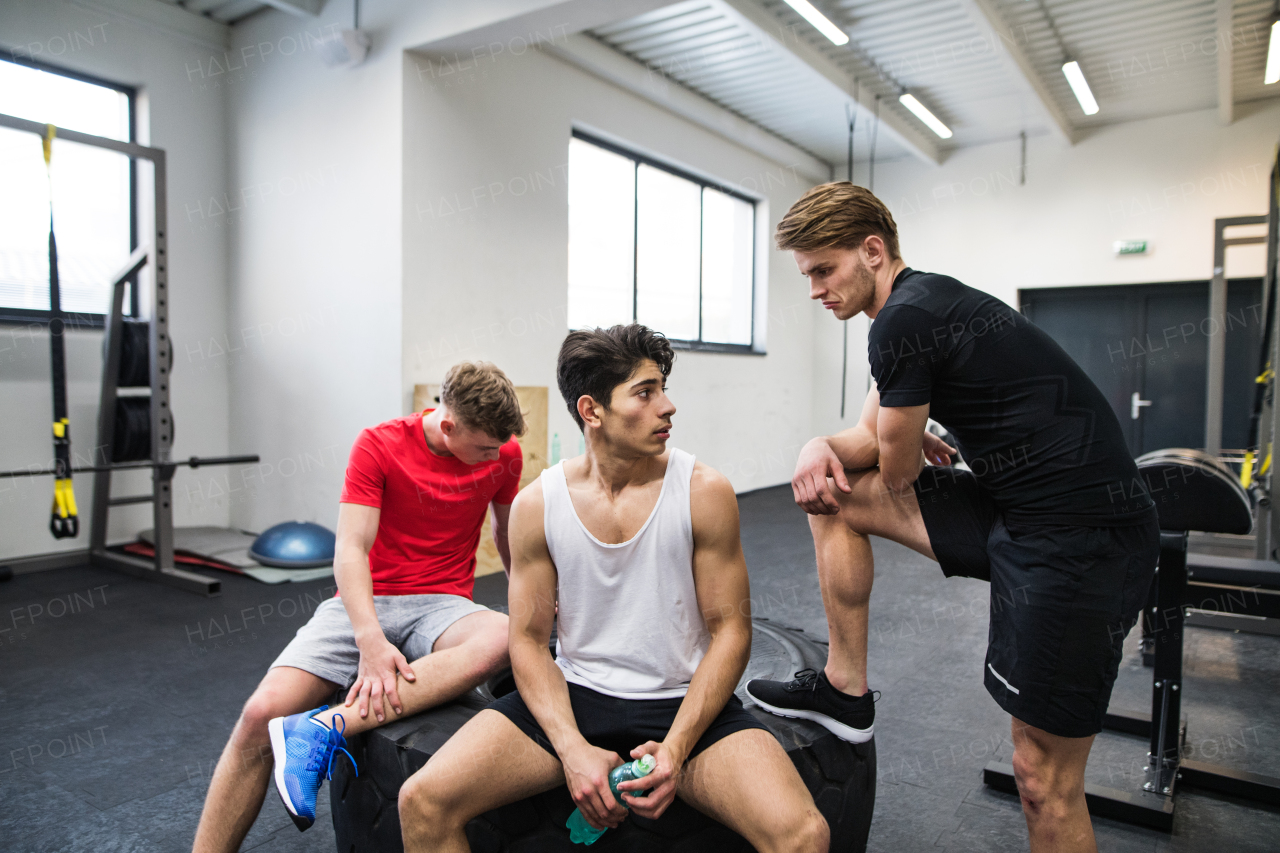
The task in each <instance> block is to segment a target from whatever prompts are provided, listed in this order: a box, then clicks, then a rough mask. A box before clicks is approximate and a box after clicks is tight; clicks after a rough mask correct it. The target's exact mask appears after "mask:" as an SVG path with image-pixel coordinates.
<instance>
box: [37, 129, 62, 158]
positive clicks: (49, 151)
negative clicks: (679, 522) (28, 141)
mask: <svg viewBox="0 0 1280 853" xmlns="http://www.w3.org/2000/svg"><path fill="white" fill-rule="evenodd" d="M57 135H58V129H57V128H56V127H54V126H53V125H51V124H46V125H45V126H44V138H43V139H41V140H40V144H41V145H43V146H44V164H45V166H46V167H47V166H50V165H51V164H52V163H53V138H54V137H55V136H57Z"/></svg>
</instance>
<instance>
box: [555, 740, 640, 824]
mask: <svg viewBox="0 0 1280 853" xmlns="http://www.w3.org/2000/svg"><path fill="white" fill-rule="evenodd" d="M560 761H561V764H562V765H563V766H564V781H565V784H566V785H567V786H568V788H569V794H570V795H571V796H572V797H573V802H574V803H575V804H576V805H577V806H578V810H579V811H581V812H582V816H583V817H585V818H586V819H587V823H589V824H591V826H592V828H594V829H605V828H608V829H614V828H616V827H617V826H618V825H619V824H620V823H622V821H623V820H624V819H626V817H627V810H626V809H625V808H623V807H622V805H621V804H620V803H619V802H618V801H617V800H615V799H614V797H613V792H612V791H610V790H609V771H610V770H612V769H613V768H615V767H617V766H618V765H619V764H621V763H622V759H621V758H620V757H619V756H618V753H616V752H610V751H609V750H607V749H598V748H597V747H594V746H592V745H591V744H589V743H587V742H586V741H585V740H584V741H583V742H582V744H581V745H580V746H579V747H577V748H576V749H574V750H572V751H571V752H568V753H566V754H565V755H562V756H561V757H560Z"/></svg>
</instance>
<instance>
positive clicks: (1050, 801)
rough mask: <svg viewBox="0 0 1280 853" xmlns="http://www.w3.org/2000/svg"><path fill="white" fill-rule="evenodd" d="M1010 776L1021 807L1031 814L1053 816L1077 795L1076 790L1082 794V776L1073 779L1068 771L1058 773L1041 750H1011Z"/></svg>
mask: <svg viewBox="0 0 1280 853" xmlns="http://www.w3.org/2000/svg"><path fill="white" fill-rule="evenodd" d="M1013 777H1014V780H1015V781H1016V782H1017V784H1018V795H1019V797H1021V799H1022V806H1023V808H1024V809H1026V810H1027V811H1028V812H1030V813H1032V814H1037V815H1045V816H1054V815H1058V814H1060V813H1063V812H1065V811H1066V808H1067V804H1068V802H1069V801H1070V800H1072V799H1073V798H1074V797H1075V795H1076V794H1077V789H1079V793H1083V783H1084V780H1083V778H1081V779H1074V778H1072V776H1071V774H1068V773H1063V772H1061V770H1060V769H1059V768H1055V767H1054V766H1053V765H1052V763H1051V761H1050V760H1049V758H1048V756H1046V755H1045V754H1044V753H1042V752H1035V751H1032V750H1019V749H1015V750H1014V752H1013Z"/></svg>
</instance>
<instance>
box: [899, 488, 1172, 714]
mask: <svg viewBox="0 0 1280 853" xmlns="http://www.w3.org/2000/svg"><path fill="white" fill-rule="evenodd" d="M915 492H916V497H917V499H918V500H919V503H920V514H921V515H922V516H923V517H924V526H925V530H926V531H928V533H929V544H930V545H931V546H932V548H933V553H934V554H935V555H937V557H938V563H939V564H940V565H941V567H942V573H943V574H944V575H946V576H947V577H954V576H957V575H959V576H962V577H970V578H980V579H982V580H986V581H990V582H991V625H990V628H989V631H988V640H987V659H986V664H985V667H984V673H983V675H984V681H985V683H986V687H987V692H988V693H990V694H991V696H992V698H994V699H995V700H996V703H997V704H999V705H1000V707H1001V708H1003V709H1004V710H1006V711H1008V712H1009V713H1010V714H1012V715H1013V716H1014V717H1016V718H1018V719H1019V720H1022V721H1023V722H1025V723H1030V724H1031V725H1033V726H1035V727H1036V728H1039V729H1043V730H1044V731H1046V732H1049V733H1050V734H1055V735H1061V736H1062V737H1086V736H1088V735H1091V734H1096V733H1098V732H1100V731H1102V717H1103V715H1104V714H1105V713H1106V710H1107V703H1108V702H1109V701H1110V699H1111V688H1112V686H1113V685H1114V684H1115V680H1116V672H1117V670H1118V669H1119V666H1120V658H1121V655H1122V648H1123V644H1124V638H1125V637H1126V636H1127V635H1128V633H1129V631H1130V630H1131V629H1132V628H1133V626H1134V623H1135V622H1136V621H1137V619H1138V615H1139V613H1140V612H1141V610H1142V606H1143V603H1144V602H1145V601H1146V597H1147V591H1148V590H1149V589H1150V587H1151V579H1152V576H1153V573H1154V572H1155V568H1156V562H1157V560H1158V559H1159V556H1160V528H1159V524H1158V523H1157V521H1156V519H1155V514H1154V513H1152V517H1151V519H1150V520H1149V521H1147V522H1143V523H1140V524H1133V525H1128V526H1125V527H1082V526H1079V525H1074V524H1061V525H1057V524H1030V525H1029V524H1024V523H1021V522H1018V523H1014V522H1008V521H1006V519H1005V517H1004V515H1003V514H1002V513H1001V512H1000V510H999V508H997V507H996V506H995V505H994V504H993V503H992V502H991V499H990V497H988V495H987V493H986V492H985V491H983V490H982V488H981V487H980V486H979V485H978V481H977V479H976V478H975V477H974V476H973V474H971V473H969V472H968V471H964V470H958V469H955V468H949V467H933V466H927V467H926V468H925V469H924V472H923V473H921V475H920V478H919V479H918V480H916V483H915Z"/></svg>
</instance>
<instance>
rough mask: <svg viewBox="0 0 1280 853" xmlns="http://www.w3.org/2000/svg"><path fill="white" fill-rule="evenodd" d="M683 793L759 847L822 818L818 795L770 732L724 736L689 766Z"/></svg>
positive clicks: (679, 792) (680, 789)
mask: <svg viewBox="0 0 1280 853" xmlns="http://www.w3.org/2000/svg"><path fill="white" fill-rule="evenodd" d="M676 793H677V795H678V796H679V797H680V798H681V799H682V800H684V801H685V802H687V803H688V804H689V805H691V806H693V807H694V808H695V809H697V810H698V811H700V812H702V813H703V814H705V815H707V816H709V817H712V818H714V819H715V820H717V821H719V822H720V823H722V824H724V825H725V826H727V827H729V828H730V829H732V830H733V831H734V832H736V833H738V834H739V835H741V836H742V837H743V838H746V839H747V841H749V842H751V843H752V844H753V845H754V846H756V847H762V846H764V847H772V846H774V845H771V844H762V843H761V842H763V840H764V839H777V838H779V837H783V836H785V835H787V834H788V833H790V832H792V831H793V828H794V827H796V826H802V825H804V824H805V822H806V821H807V820H808V819H809V818H810V816H811V815H814V814H818V807H817V806H816V805H815V804H814V802H813V796H812V795H811V794H810V793H809V789H808V788H806V787H805V785H804V781H803V780H802V779H801V778H800V774H799V773H798V772H796V768H795V765H794V764H792V763H791V759H790V758H788V757H787V753H786V752H785V751H783V749H782V745H781V744H779V743H778V741H777V739H776V738H775V737H774V736H773V735H772V734H771V733H769V732H768V731H765V730H763V729H744V730H742V731H738V732H734V733H733V734H731V735H729V736H727V737H724V738H722V739H720V740H718V741H716V742H715V743H713V744H712V745H711V746H709V747H707V748H706V749H705V750H703V751H702V752H700V753H698V755H696V756H695V757H694V758H692V759H690V761H689V763H688V764H687V765H685V770H684V773H683V774H682V775H681V778H680V784H679V787H678V788H677V789H676Z"/></svg>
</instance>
